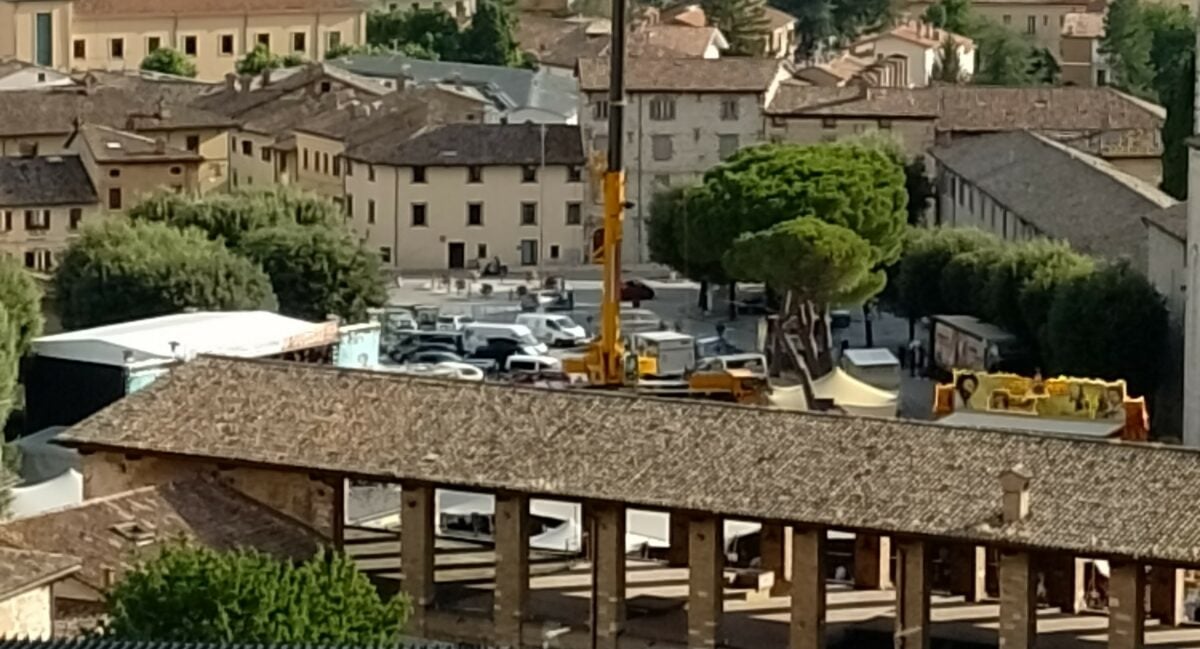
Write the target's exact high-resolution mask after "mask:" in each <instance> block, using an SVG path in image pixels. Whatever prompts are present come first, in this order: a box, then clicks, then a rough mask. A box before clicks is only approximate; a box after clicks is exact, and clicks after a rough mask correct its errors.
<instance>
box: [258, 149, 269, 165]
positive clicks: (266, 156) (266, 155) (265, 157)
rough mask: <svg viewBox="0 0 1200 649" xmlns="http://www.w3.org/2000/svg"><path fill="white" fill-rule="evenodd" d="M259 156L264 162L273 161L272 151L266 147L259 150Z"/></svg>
mask: <svg viewBox="0 0 1200 649" xmlns="http://www.w3.org/2000/svg"><path fill="white" fill-rule="evenodd" d="M258 154H259V156H260V157H261V158H262V161H263V162H270V161H271V150H270V149H268V148H267V147H265V146H264V147H263V148H261V149H259V150H258Z"/></svg>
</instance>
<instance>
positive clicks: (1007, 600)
mask: <svg viewBox="0 0 1200 649" xmlns="http://www.w3.org/2000/svg"><path fill="white" fill-rule="evenodd" d="M1036 641H1037V573H1036V572H1034V570H1033V565H1032V561H1031V559H1030V557H1029V553H1028V552H1001V553H1000V649H1033V645H1034V643H1035V642H1036Z"/></svg>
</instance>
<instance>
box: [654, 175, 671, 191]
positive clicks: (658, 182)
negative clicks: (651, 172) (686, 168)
mask: <svg viewBox="0 0 1200 649" xmlns="http://www.w3.org/2000/svg"><path fill="white" fill-rule="evenodd" d="M670 187H671V177H670V176H668V175H667V174H655V176H654V188H655V189H669V188H670Z"/></svg>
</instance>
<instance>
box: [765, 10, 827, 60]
mask: <svg viewBox="0 0 1200 649" xmlns="http://www.w3.org/2000/svg"><path fill="white" fill-rule="evenodd" d="M775 4H776V6H778V7H779V9H781V10H782V11H786V12H787V13H789V14H791V15H793V16H795V17H796V38H797V43H796V54H797V56H798V57H799V58H800V59H801V60H810V59H811V58H812V56H813V55H814V54H816V53H817V50H818V49H819V48H820V47H821V46H822V45H823V44H824V43H825V42H827V41H828V40H829V39H830V38H831V37H832V36H834V34H835V33H836V32H835V30H834V25H833V2H832V0H780V1H779V2H777V3H775Z"/></svg>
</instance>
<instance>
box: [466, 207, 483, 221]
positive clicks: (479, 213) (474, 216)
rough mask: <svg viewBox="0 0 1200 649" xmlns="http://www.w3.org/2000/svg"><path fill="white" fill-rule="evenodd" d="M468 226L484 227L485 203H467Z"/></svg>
mask: <svg viewBox="0 0 1200 649" xmlns="http://www.w3.org/2000/svg"><path fill="white" fill-rule="evenodd" d="M467 225H483V203H467Z"/></svg>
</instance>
